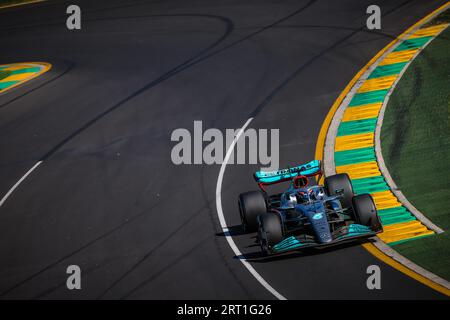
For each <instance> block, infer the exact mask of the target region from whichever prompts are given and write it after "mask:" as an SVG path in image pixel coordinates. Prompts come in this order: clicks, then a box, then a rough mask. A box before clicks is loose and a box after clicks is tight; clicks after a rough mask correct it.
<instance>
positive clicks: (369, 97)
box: [348, 89, 389, 107]
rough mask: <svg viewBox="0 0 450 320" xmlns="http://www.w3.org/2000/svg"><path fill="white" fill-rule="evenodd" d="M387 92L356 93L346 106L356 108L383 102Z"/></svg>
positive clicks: (385, 90) (384, 90)
mask: <svg viewBox="0 0 450 320" xmlns="http://www.w3.org/2000/svg"><path fill="white" fill-rule="evenodd" d="M388 91H389V90H388V89H383V90H374V91H369V92H363V93H357V94H355V95H354V96H353V99H352V100H351V101H350V104H349V105H348V106H349V107H356V106H361V105H364V104H369V103H376V102H383V101H384V98H385V97H386V95H387V93H388Z"/></svg>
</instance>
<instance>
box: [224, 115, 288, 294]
mask: <svg viewBox="0 0 450 320" xmlns="http://www.w3.org/2000/svg"><path fill="white" fill-rule="evenodd" d="M252 120H253V118H249V119H248V120H247V122H246V123H245V124H244V126H243V127H242V128H241V129H239V132H238V133H237V135H236V136H235V138H234V140H233V142H232V143H231V145H230V147H229V148H228V150H227V153H226V155H225V159H224V160H223V162H222V165H221V166H220V171H219V177H218V178H217V186H216V208H217V215H218V216H219V221H220V225H221V227H222V231H223V233H224V234H225V238H226V239H227V241H228V244H229V245H230V247H231V249H232V250H233V252H234V254H235V255H236V256H238V257H242V253H241V251H240V250H239V248H238V247H237V246H236V243H235V242H234V240H233V237H232V236H231V235H230V232H229V229H228V226H227V222H226V221H225V216H224V214H223V210H222V197H221V193H222V181H223V175H224V173H225V168H226V166H227V164H228V161H229V160H230V156H231V153H232V152H233V149H234V146H235V145H236V142H237V141H238V140H239V137H240V136H241V134H242V132H244V130H245V128H247V126H248V125H249V124H250V122H251V121H252ZM239 261H241V262H242V264H243V265H244V266H245V267H246V268H247V270H248V271H249V272H250V273H251V274H252V275H253V276H254V277H255V279H256V280H258V282H259V283H260V284H261V285H262V286H263V287H264V288H266V289H267V290H268V291H269V292H270V293H271V294H273V295H274V296H275V297H276V298H277V299H279V300H287V299H286V298H285V297H284V296H283V295H281V294H280V293H279V292H278V291H277V290H275V289H274V288H273V287H272V286H271V285H270V284H269V283H268V282H267V281H266V280H265V279H264V278H263V277H261V275H260V274H259V273H258V272H257V271H256V270H255V269H254V268H253V267H252V265H251V264H250V263H249V262H248V261H246V260H245V258H240V259H239Z"/></svg>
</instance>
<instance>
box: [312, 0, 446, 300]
mask: <svg viewBox="0 0 450 320" xmlns="http://www.w3.org/2000/svg"><path fill="white" fill-rule="evenodd" d="M449 5H450V2H447V3H446V4H444V5H442V6H441V7H439V8H437V9H436V10H434V11H433V12H431V13H430V14H428V15H427V16H425V17H424V18H422V19H421V20H419V21H418V22H416V23H415V24H414V25H412V26H411V27H409V28H408V29H407V30H406V31H405V32H403V33H402V34H401V35H399V36H398V37H397V38H396V39H394V40H392V41H391V42H390V43H389V44H388V45H387V46H386V47H384V48H383V49H382V50H380V52H378V53H377V54H376V55H375V56H374V57H373V58H372V59H370V61H369V62H368V63H367V64H366V65H365V66H364V67H362V68H361V70H359V71H358V73H357V74H356V75H355V76H354V77H353V78H352V80H350V82H349V83H348V84H347V86H346V87H345V88H344V90H342V92H341V93H340V94H339V96H338V97H337V99H336V100H335V101H334V103H333V105H332V106H331V108H330V111H328V114H327V115H326V117H325V119H324V121H323V123H322V126H321V127H320V131H319V136H318V137H317V143H316V152H315V158H316V159H318V160H323V152H324V146H325V139H326V136H327V132H328V127H329V126H330V123H331V121H332V120H333V116H334V113H335V112H336V110H337V109H338V108H339V106H340V105H341V103H342V101H343V100H344V98H345V97H346V96H347V94H348V92H349V91H350V90H351V88H352V87H353V86H354V85H355V83H356V82H357V81H358V80H359V78H360V77H361V76H362V75H363V73H364V72H366V70H367V69H369V67H370V66H371V65H373V64H374V63H375V62H376V61H377V59H379V58H380V57H381V56H382V55H383V54H384V53H385V52H386V51H387V50H388V49H389V48H391V47H392V46H393V45H394V44H396V43H397V41H398V39H401V38H404V37H405V36H406V35H407V34H408V33H410V32H411V30H413V29H415V28H417V27H418V26H420V25H421V24H423V23H424V22H425V21H427V20H428V19H429V18H430V17H431V16H433V15H434V14H436V13H438V12H439V11H443V10H445V9H446V8H447V7H448V6H449ZM386 64H388V63H386ZM337 168H338V167H336V169H337ZM323 179H324V177H322V178H321V180H319V182H320V183H323ZM362 246H363V248H364V249H366V250H367V251H368V252H370V253H371V254H372V255H373V256H374V257H376V258H377V259H379V260H381V261H383V262H384V263H386V264H388V265H390V266H391V267H392V268H395V269H397V270H398V271H400V272H402V273H403V274H405V275H407V276H409V277H411V278H412V279H414V280H416V281H419V282H420V283H422V284H424V285H426V286H428V287H430V288H432V289H434V290H436V291H438V292H440V293H442V294H445V295H447V296H449V297H450V290H449V289H447V288H445V287H443V286H441V285H439V284H438V283H436V282H433V281H431V280H430V279H428V278H426V277H424V276H422V275H421V274H418V273H417V272H414V271H413V270H411V269H409V268H407V267H405V266H404V265H403V264H401V263H400V262H398V261H396V260H394V259H393V258H391V257H389V256H387V255H386V254H385V253H383V252H382V251H380V250H379V249H378V248H377V247H375V246H374V245H373V244H372V243H365V244H363V245H362Z"/></svg>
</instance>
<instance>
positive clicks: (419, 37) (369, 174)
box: [334, 24, 447, 245]
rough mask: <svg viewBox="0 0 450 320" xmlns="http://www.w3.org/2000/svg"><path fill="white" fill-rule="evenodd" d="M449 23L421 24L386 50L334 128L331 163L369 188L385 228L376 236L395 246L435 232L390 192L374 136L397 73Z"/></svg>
mask: <svg viewBox="0 0 450 320" xmlns="http://www.w3.org/2000/svg"><path fill="white" fill-rule="evenodd" d="M446 26H447V25H446V24H443V25H437V26H433V27H428V28H423V29H419V30H417V31H416V32H414V33H413V34H412V35H411V36H410V37H408V38H407V39H405V40H404V41H403V42H402V43H400V44H399V45H398V46H397V47H396V48H395V49H394V51H393V52H391V53H389V54H387V55H386V56H385V57H384V59H383V60H382V61H381V62H380V63H379V65H378V66H377V67H376V68H375V69H374V70H373V71H372V72H371V73H370V75H369V76H368V78H367V79H366V80H365V81H364V82H363V83H361V85H360V87H359V89H358V91H357V92H356V94H355V95H354V96H353V98H352V99H351V100H350V103H349V105H348V107H347V109H346V110H345V112H344V115H343V118H342V121H341V123H340V125H339V127H338V131H337V135H336V140H335V148H334V151H335V153H334V162H335V165H336V173H343V172H345V173H347V174H348V175H349V176H350V178H351V180H352V184H353V189H354V192H355V194H364V193H369V194H371V195H372V198H373V200H374V202H375V206H376V207H377V210H378V214H379V216H380V219H381V222H382V224H383V227H384V232H383V233H381V234H380V235H379V237H380V238H381V239H382V240H383V241H384V242H386V243H388V244H390V245H393V244H397V243H402V242H405V241H408V240H412V239H418V238H422V237H424V236H429V235H432V234H433V231H431V230H429V229H427V227H426V226H424V225H423V224H422V223H421V222H420V221H418V220H417V219H416V217H415V216H414V215H412V214H411V213H410V212H409V211H408V210H407V209H406V208H405V207H403V206H402V204H401V203H400V202H399V201H398V199H397V198H396V197H395V195H394V194H393V193H392V192H391V190H390V188H389V186H388V184H387V183H386V181H385V179H384V177H383V176H382V175H381V172H380V170H379V168H378V163H377V159H376V155H375V148H374V137H375V127H376V124H377V121H378V114H379V112H380V109H381V107H382V105H383V102H384V100H385V98H386V95H387V93H388V92H389V90H390V88H391V87H392V85H393V84H394V83H395V80H396V79H397V77H398V75H399V74H400V73H401V72H402V70H403V69H404V68H405V66H406V65H407V64H408V62H409V61H411V59H413V58H414V56H415V55H416V54H417V53H418V52H419V51H420V49H421V48H422V47H423V46H424V45H425V44H426V43H428V42H429V41H430V40H431V39H432V38H433V36H434V35H435V34H437V33H439V32H440V31H442V30H443V29H445V27H446Z"/></svg>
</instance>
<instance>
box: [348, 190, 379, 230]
mask: <svg viewBox="0 0 450 320" xmlns="http://www.w3.org/2000/svg"><path fill="white" fill-rule="evenodd" d="M352 202H353V212H354V214H355V220H356V223H359V224H362V225H364V226H368V227H370V228H371V229H372V230H373V231H383V226H382V224H381V220H380V217H379V216H378V212H377V208H376V207H375V203H374V202H373V199H372V196H371V195H370V194H360V195H357V196H354V197H353V200H352Z"/></svg>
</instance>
